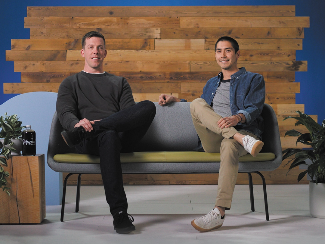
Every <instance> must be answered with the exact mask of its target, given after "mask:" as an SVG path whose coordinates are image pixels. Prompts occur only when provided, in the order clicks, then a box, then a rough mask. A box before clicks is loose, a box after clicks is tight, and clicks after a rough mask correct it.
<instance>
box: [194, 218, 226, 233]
mask: <svg viewBox="0 0 325 244" xmlns="http://www.w3.org/2000/svg"><path fill="white" fill-rule="evenodd" d="M191 225H192V226H193V227H194V229H196V230H198V231H200V232H207V231H210V230H214V229H219V228H220V227H221V226H222V224H221V225H217V226H215V227H213V228H211V229H203V228H201V227H199V226H197V225H196V224H195V223H194V220H192V221H191Z"/></svg>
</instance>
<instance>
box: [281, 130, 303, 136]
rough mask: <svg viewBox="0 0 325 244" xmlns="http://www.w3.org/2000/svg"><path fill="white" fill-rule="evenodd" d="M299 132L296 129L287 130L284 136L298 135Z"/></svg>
mask: <svg viewBox="0 0 325 244" xmlns="http://www.w3.org/2000/svg"><path fill="white" fill-rule="evenodd" d="M300 135H301V133H300V132H299V131H296V130H288V131H287V132H286V133H285V135H284V136H300Z"/></svg>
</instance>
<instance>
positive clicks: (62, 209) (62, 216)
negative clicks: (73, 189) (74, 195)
mask: <svg viewBox="0 0 325 244" xmlns="http://www.w3.org/2000/svg"><path fill="white" fill-rule="evenodd" d="M71 175H73V174H72V173H69V174H68V175H67V176H66V177H65V179H64V181H63V194H62V205H61V218H60V220H61V222H63V218H64V207H65V195H66V192H67V181H68V178H69V177H70V176H71Z"/></svg>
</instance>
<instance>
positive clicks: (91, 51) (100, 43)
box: [81, 37, 107, 73]
mask: <svg viewBox="0 0 325 244" xmlns="http://www.w3.org/2000/svg"><path fill="white" fill-rule="evenodd" d="M106 55H107V50H106V49H105V45H104V40H103V39H102V38H100V37H90V38H87V39H86V41H85V47H84V48H83V49H82V50H81V56H82V57H84V58H85V67H84V71H86V72H88V73H102V72H104V70H103V62H104V58H105V57H106Z"/></svg>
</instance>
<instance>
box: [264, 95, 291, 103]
mask: <svg viewBox="0 0 325 244" xmlns="http://www.w3.org/2000/svg"><path fill="white" fill-rule="evenodd" d="M265 103H268V104H295V103H296V94H292V93H284V94H278V93H266V94H265Z"/></svg>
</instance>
